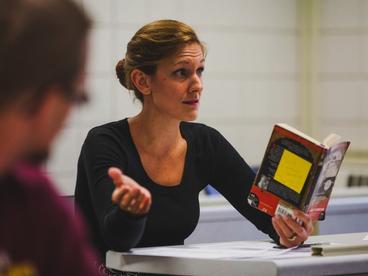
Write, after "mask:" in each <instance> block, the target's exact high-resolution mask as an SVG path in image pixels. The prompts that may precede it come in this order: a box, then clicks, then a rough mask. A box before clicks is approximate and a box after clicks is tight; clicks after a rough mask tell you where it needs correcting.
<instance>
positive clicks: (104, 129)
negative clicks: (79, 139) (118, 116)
mask: <svg viewBox="0 0 368 276" xmlns="http://www.w3.org/2000/svg"><path fill="white" fill-rule="evenodd" d="M126 124H127V119H126V118H125V119H122V120H119V121H113V122H109V123H105V124H102V125H99V126H95V127H93V128H91V129H90V130H89V132H88V134H87V137H88V136H96V135H100V134H113V133H116V132H121V131H122V130H124V129H125V128H126Z"/></svg>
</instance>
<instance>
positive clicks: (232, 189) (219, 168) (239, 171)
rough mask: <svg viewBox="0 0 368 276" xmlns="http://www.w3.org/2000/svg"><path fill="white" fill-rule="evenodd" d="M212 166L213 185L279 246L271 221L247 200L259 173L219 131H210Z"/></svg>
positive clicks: (211, 182)
mask: <svg viewBox="0 0 368 276" xmlns="http://www.w3.org/2000/svg"><path fill="white" fill-rule="evenodd" d="M209 140H210V142H209V144H210V147H211V148H212V149H211V152H212V153H211V154H210V156H211V157H210V158H211V159H212V162H209V163H211V164H212V169H211V170H210V171H211V176H212V177H211V180H210V184H211V185H212V186H213V187H214V188H216V190H218V191H219V192H220V193H221V194H222V195H223V196H224V197H225V198H226V199H227V200H228V201H229V202H230V203H231V204H232V205H233V206H234V207H235V209H236V210H238V211H239V212H240V213H241V214H242V215H243V216H244V217H245V218H247V219H248V220H249V221H251V222H252V223H253V224H254V225H255V226H256V227H257V228H258V229H259V230H261V231H262V232H264V233H266V234H268V235H269V236H270V237H271V238H272V239H273V240H274V241H275V242H277V243H278V242H279V236H278V235H277V233H276V231H275V229H274V227H273V225H272V220H271V217H270V216H268V215H267V214H265V213H263V212H261V211H259V210H257V209H255V208H253V207H251V206H250V205H249V204H248V202H247V196H248V194H249V191H250V189H251V186H252V183H253V180H254V177H255V173H254V172H253V170H252V169H251V168H250V167H249V165H248V164H247V163H246V162H245V161H244V160H243V158H242V157H241V156H240V155H239V153H238V152H237V151H236V150H235V149H234V148H233V147H232V146H231V144H230V143H229V142H228V141H227V140H226V139H225V138H224V137H223V136H222V135H221V134H220V133H219V132H218V131H216V130H215V129H212V128H210V129H209Z"/></svg>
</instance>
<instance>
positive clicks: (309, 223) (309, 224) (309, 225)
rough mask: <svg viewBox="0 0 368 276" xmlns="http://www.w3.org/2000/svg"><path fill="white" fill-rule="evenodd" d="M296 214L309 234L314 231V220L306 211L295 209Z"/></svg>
mask: <svg viewBox="0 0 368 276" xmlns="http://www.w3.org/2000/svg"><path fill="white" fill-rule="evenodd" d="M294 215H295V217H297V218H298V219H299V220H300V221H301V222H302V225H303V226H304V228H305V230H306V231H307V233H308V235H310V234H311V233H312V232H313V228H314V227H313V224H314V222H313V220H312V219H311V218H310V217H309V216H308V215H306V214H305V213H303V212H301V211H299V210H294Z"/></svg>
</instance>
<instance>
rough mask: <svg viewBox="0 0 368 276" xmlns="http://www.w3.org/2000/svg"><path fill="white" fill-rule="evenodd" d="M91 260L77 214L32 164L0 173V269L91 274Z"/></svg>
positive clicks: (38, 273)
mask: <svg viewBox="0 0 368 276" xmlns="http://www.w3.org/2000/svg"><path fill="white" fill-rule="evenodd" d="M95 263H96V258H95V252H94V250H93V249H92V248H91V247H90V245H89V244H88V242H87V237H86V234H85V231H84V227H83V226H82V223H81V221H80V220H79V217H78V216H75V215H74V214H73V210H72V208H71V207H69V206H68V205H67V204H66V202H64V200H63V199H62V198H61V197H60V196H59V195H58V194H57V192H56V191H55V189H54V188H53V187H52V185H51V184H50V181H49V180H48V179H47V178H46V177H45V176H44V175H43V173H42V172H41V170H40V169H39V168H38V167H34V166H31V165H27V164H19V165H17V166H15V167H14V168H13V170H12V171H11V172H10V173H8V174H7V175H5V176H2V177H1V179H0V274H2V273H1V272H7V273H8V274H11V272H13V273H14V272H15V271H18V272H19V271H24V272H23V274H22V273H18V274H16V275H47V276H49V275H60V276H66V275H68V276H71V275H75V276H77V275H78V276H81V275H88V276H90V275H92V276H93V275H99V274H98V272H97V269H96V266H95ZM26 272H27V273H28V274H26ZM7 273H5V274H7Z"/></svg>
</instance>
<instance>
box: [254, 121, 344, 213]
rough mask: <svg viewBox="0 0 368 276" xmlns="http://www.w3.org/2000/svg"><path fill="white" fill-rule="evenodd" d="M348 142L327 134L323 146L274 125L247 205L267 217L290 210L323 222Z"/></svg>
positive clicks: (304, 135)
mask: <svg viewBox="0 0 368 276" xmlns="http://www.w3.org/2000/svg"><path fill="white" fill-rule="evenodd" d="M349 144H350V142H349V141H341V138H340V136H338V135H336V134H330V135H329V136H328V137H326V139H325V140H324V141H323V143H321V142H319V141H317V140H315V139H313V138H312V137H310V136H308V135H306V134H305V133H303V132H301V131H299V130H297V129H295V128H293V127H291V126H289V125H287V124H276V125H275V126H274V129H273V131H272V134H271V138H270V140H269V143H268V145H267V148H266V152H265V155H264V157H263V160H262V163H261V165H260V168H259V170H258V173H257V175H256V178H255V180H254V183H253V185H252V187H251V190H250V193H249V195H248V198H247V200H248V203H249V204H250V205H251V206H252V207H254V208H257V209H259V210H261V211H263V212H265V213H267V214H269V215H270V216H274V215H278V214H279V215H289V216H292V213H293V209H299V210H302V211H304V212H306V213H307V214H309V215H310V216H311V217H312V219H314V220H323V219H324V217H325V213H326V208H327V205H328V201H329V199H330V196H331V192H332V189H333V187H334V183H335V180H336V176H337V173H338V171H339V169H340V166H341V163H342V161H343V159H344V156H345V153H346V151H347V149H348V147H349Z"/></svg>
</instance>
